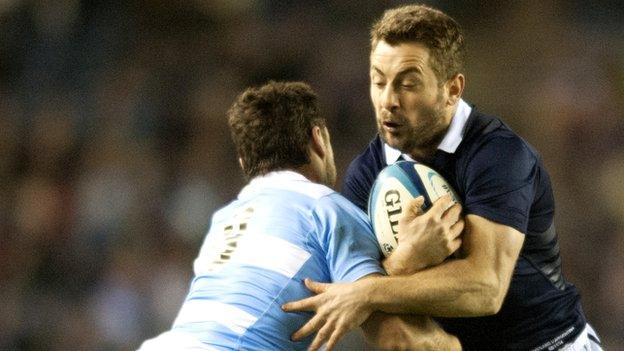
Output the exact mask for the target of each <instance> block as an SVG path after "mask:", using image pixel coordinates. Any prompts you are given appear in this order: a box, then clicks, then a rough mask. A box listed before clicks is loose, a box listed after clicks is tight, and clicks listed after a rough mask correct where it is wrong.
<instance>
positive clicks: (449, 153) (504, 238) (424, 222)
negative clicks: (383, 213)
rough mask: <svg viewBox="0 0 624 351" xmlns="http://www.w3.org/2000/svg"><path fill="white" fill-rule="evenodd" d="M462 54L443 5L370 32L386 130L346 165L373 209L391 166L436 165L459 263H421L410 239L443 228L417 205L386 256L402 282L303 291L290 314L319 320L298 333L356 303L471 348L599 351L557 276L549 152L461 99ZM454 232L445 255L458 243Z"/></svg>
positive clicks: (569, 288) (394, 18)
mask: <svg viewBox="0 0 624 351" xmlns="http://www.w3.org/2000/svg"><path fill="white" fill-rule="evenodd" d="M463 56H464V38H463V35H462V32H461V29H460V27H459V25H458V24H457V23H456V22H455V21H454V20H453V19H452V18H450V17H449V16H447V15H446V14H444V13H442V12H440V11H438V10H436V9H432V8H429V7H426V6H420V5H411V6H404V7H399V8H396V9H392V10H388V11H386V12H385V13H384V16H383V17H382V18H381V19H380V20H379V21H378V22H376V23H375V24H374V26H373V28H372V31H371V55H370V79H371V85H370V92H371V99H372V102H373V107H374V109H375V114H376V121H377V127H378V131H379V133H378V136H377V137H376V138H375V139H374V140H373V141H372V142H371V143H370V144H369V145H368V147H367V148H366V149H365V150H364V152H363V153H362V154H360V155H359V156H358V157H357V158H355V159H354V160H353V162H352V163H351V165H350V166H349V169H348V172H347V175H346V177H345V180H344V184H343V190H342V191H343V194H344V195H345V196H346V197H347V198H348V199H350V200H351V201H352V202H353V203H355V204H356V205H357V206H359V207H360V208H362V209H365V207H366V203H367V199H368V196H369V192H370V189H371V187H372V184H373V182H374V180H375V178H376V176H377V174H379V172H380V171H381V170H382V169H383V168H384V167H385V166H386V165H388V164H392V163H394V162H395V161H397V160H398V159H408V160H415V161H417V162H422V163H424V164H427V165H429V166H431V167H433V168H434V169H436V170H437V171H438V172H440V173H441V174H442V175H443V176H444V177H445V178H446V179H447V180H448V181H449V182H450V184H452V185H453V187H454V188H455V190H456V191H457V193H458V194H459V196H460V197H461V199H462V203H463V213H464V215H465V217H464V221H465V222H464V225H465V228H464V231H463V234H462V241H463V242H462V249H461V253H460V255H459V257H458V258H456V259H449V260H446V261H444V262H442V263H441V264H439V265H437V266H433V267H431V266H430V267H426V265H424V264H423V263H422V262H420V259H421V257H423V256H424V255H423V250H422V248H421V249H418V245H415V244H414V243H415V242H416V241H417V239H418V238H419V237H421V236H422V235H424V234H426V233H427V232H428V231H429V225H430V224H431V223H434V222H436V221H435V218H433V217H431V216H419V215H417V214H416V213H415V212H416V211H414V210H413V209H414V208H415V207H418V205H419V204H414V202H413V203H412V204H410V205H411V206H412V207H411V210H408V211H406V214H405V217H404V218H403V220H402V226H401V227H400V228H399V232H400V235H401V236H400V240H399V242H400V243H399V245H398V247H397V249H396V250H395V252H394V253H393V254H392V255H390V256H389V257H388V258H387V259H386V260H385V261H384V262H383V265H384V267H385V268H386V270H387V272H388V273H389V274H390V275H394V276H390V277H381V278H375V279H370V280H363V281H359V282H356V283H353V284H321V283H316V282H310V283H308V284H307V285H308V287H309V288H310V289H311V290H312V291H314V292H316V293H317V294H318V295H316V296H315V297H311V298H308V299H305V300H301V301H297V302H293V303H291V304H288V305H287V306H286V309H287V310H289V311H295V310H314V311H316V312H317V313H316V315H315V317H314V318H313V319H312V320H310V322H308V323H307V324H306V325H305V326H304V327H303V328H301V329H300V330H299V331H298V332H297V333H296V334H295V336H296V337H304V336H306V335H308V334H309V333H312V332H314V331H317V330H321V331H322V333H321V332H319V333H318V334H317V338H319V339H322V338H327V337H329V336H330V335H332V333H333V330H336V329H340V328H342V324H344V323H349V320H348V318H346V317H345V316H347V312H348V311H346V310H345V309H346V308H349V309H351V310H353V309H355V307H354V306H357V309H359V310H361V311H363V312H362V313H363V314H366V313H370V312H371V311H384V312H389V313H411V314H419V315H429V316H433V317H437V318H436V319H437V321H438V322H439V323H440V324H441V325H442V326H443V327H444V329H445V330H446V331H447V332H449V333H452V334H455V335H457V336H458V337H459V339H460V341H461V343H462V346H463V347H464V349H465V350H536V351H540V350H600V349H601V347H600V342H599V339H598V337H597V336H596V333H595V332H594V330H593V329H592V328H591V326H590V325H589V324H588V323H587V321H586V318H585V315H584V313H583V310H582V308H581V302H580V296H579V293H578V291H577V289H576V288H575V287H574V285H572V284H571V283H569V282H568V281H566V280H565V279H564V277H563V275H562V272H561V258H560V252H559V245H558V243H557V234H556V230H555V225H554V220H553V217H554V197H553V191H552V187H551V182H550V179H549V176H548V173H547V171H546V169H545V168H544V165H543V164H542V161H541V159H540V156H539V154H538V153H537V152H536V151H535V150H534V149H533V148H532V147H531V146H530V145H529V144H527V143H526V142H525V141H524V140H523V139H522V138H521V137H519V136H518V135H516V134H515V133H514V132H513V131H512V130H510V129H509V127H507V126H506V125H505V124H504V123H503V122H502V121H501V120H500V119H498V118H496V117H492V116H489V115H486V114H484V113H482V112H481V111H479V110H477V109H476V108H475V107H474V106H471V105H470V104H468V103H467V102H465V101H464V100H462V98H461V96H462V92H463V90H464V85H465V76H464V73H463ZM415 201H416V200H415ZM442 201H448V199H446V200H442ZM432 218H433V219H434V220H432ZM438 220H439V218H438ZM406 223H407V224H406ZM449 228H451V227H449ZM449 230H450V229H449ZM445 235H448V236H449V237H448V239H449V253H450V252H451V251H453V250H454V247H453V245H452V243H456V242H457V239H455V238H454V237H453V235H454V234H453V235H450V234H449V233H448V232H447V233H446V234H445ZM359 318H362V317H359ZM328 325H329V327H328Z"/></svg>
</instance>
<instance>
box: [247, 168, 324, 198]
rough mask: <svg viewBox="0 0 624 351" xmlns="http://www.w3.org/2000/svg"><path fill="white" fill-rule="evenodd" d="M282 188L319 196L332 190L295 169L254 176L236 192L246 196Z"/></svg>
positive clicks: (315, 196)
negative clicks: (269, 189)
mask: <svg viewBox="0 0 624 351" xmlns="http://www.w3.org/2000/svg"><path fill="white" fill-rule="evenodd" d="M266 188H272V189H283V190H290V191H295V192H299V193H303V194H306V195H308V196H311V197H314V198H319V197H322V196H325V195H327V194H330V193H332V192H334V191H333V190H332V189H330V188H329V187H327V186H325V185H322V184H318V183H314V182H312V181H311V180H309V179H308V178H306V177H304V176H303V175H302V174H300V173H297V172H295V171H290V170H284V171H273V172H269V173H267V174H265V175H262V176H257V177H254V178H253V179H252V180H251V181H250V182H249V184H247V185H246V186H245V187H244V188H243V190H241V192H240V193H239V194H238V198H239V199H241V198H244V197H248V196H249V195H251V194H253V193H256V192H258V191H260V190H262V189H266Z"/></svg>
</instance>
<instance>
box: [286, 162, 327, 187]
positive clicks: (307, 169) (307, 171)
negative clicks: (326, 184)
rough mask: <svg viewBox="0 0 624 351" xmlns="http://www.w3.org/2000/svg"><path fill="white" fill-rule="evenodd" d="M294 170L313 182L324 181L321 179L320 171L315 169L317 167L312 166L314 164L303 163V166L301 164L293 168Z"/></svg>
mask: <svg viewBox="0 0 624 351" xmlns="http://www.w3.org/2000/svg"><path fill="white" fill-rule="evenodd" d="M293 171H295V172H297V173H299V174H301V175H302V176H304V177H306V178H307V179H308V180H310V181H311V182H314V183H323V181H322V179H320V177H319V174H318V172H316V171H315V169H314V168H313V167H312V165H311V164H310V163H308V164H306V165H303V166H299V167H297V168H295V169H293Z"/></svg>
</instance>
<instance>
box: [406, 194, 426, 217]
mask: <svg viewBox="0 0 624 351" xmlns="http://www.w3.org/2000/svg"><path fill="white" fill-rule="evenodd" d="M424 204H425V197H424V196H422V195H421V196H418V197H416V198H414V199H412V200H410V201H409V202H408V204H407V210H408V211H409V212H410V213H412V214H414V215H416V216H419V215H421V214H423V209H422V207H423V205H424Z"/></svg>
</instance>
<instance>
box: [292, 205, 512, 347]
mask: <svg viewBox="0 0 624 351" xmlns="http://www.w3.org/2000/svg"><path fill="white" fill-rule="evenodd" d="M463 242H464V251H465V252H466V253H465V255H466V256H465V258H462V259H456V260H449V261H446V262H444V263H442V264H441V265H439V266H436V267H433V268H430V269H426V270H423V271H421V272H417V273H415V274H413V275H409V276H398V277H379V278H374V279H364V280H360V281H357V282H354V283H349V284H324V283H316V282H312V281H306V286H307V287H308V288H309V289H310V290H312V291H313V292H314V293H316V294H317V295H316V296H313V297H309V298H307V299H303V300H299V301H294V302H290V303H287V304H285V305H284V306H283V309H284V310H285V311H287V312H292V311H316V314H315V315H314V317H313V318H312V319H311V320H310V321H309V322H308V323H306V324H305V325H304V326H303V327H302V328H301V329H300V330H299V331H297V332H296V333H295V335H296V336H297V338H303V337H305V336H307V335H309V334H311V333H313V332H315V331H317V330H320V331H319V334H317V338H319V335H320V334H321V331H322V332H323V334H322V335H320V337H321V338H325V339H327V338H329V336H330V335H332V334H333V333H334V331H336V330H337V331H339V333H340V335H342V334H344V332H345V331H344V330H345V328H346V330H348V328H353V325H354V324H353V323H354V321H355V322H356V323H362V322H363V321H364V320H366V318H368V316H370V314H371V313H372V311H374V310H377V311H383V312H387V313H413V314H422V315H430V316H440V317H471V316H484V315H491V314H495V313H497V312H498V311H499V310H500V307H501V305H502V303H503V300H504V298H505V294H506V293H507V289H508V288H509V283H510V281H511V276H512V273H513V269H514V267H515V262H516V260H517V258H518V255H519V253H520V249H521V248H522V244H523V242H524V235H523V234H522V233H520V232H518V231H517V230H515V229H513V228H511V227H508V226H505V225H501V224H497V223H494V222H492V221H489V220H487V219H485V218H482V217H479V216H476V215H468V216H466V230H465V232H464V241H463ZM357 325H359V324H357Z"/></svg>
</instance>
